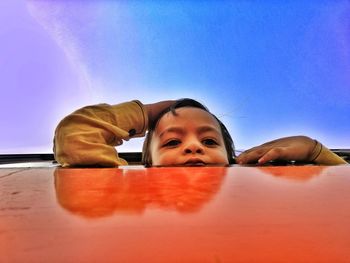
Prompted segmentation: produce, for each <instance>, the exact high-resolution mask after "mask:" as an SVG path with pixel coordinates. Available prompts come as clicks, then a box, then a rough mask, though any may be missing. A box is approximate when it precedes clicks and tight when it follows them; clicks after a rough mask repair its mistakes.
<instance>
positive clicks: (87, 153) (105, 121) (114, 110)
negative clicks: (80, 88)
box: [53, 101, 148, 167]
mask: <svg viewBox="0 0 350 263" xmlns="http://www.w3.org/2000/svg"><path fill="white" fill-rule="evenodd" d="M147 128H148V116H147V113H146V111H145V109H144V107H143V105H142V103H141V102H139V101H132V102H126V103H122V104H117V105H113V106H112V105H108V104H99V105H94V106H87V107H84V108H81V109H79V110H77V111H75V112H73V113H72V114H70V115H68V116H67V117H65V118H64V119H63V120H62V121H61V122H60V123H59V124H58V126H57V128H56V130H55V137H54V149H53V150H54V154H55V159H56V161H57V162H58V163H60V164H61V165H62V166H63V167H67V166H94V165H97V166H109V167H111V166H112V167H113V166H118V165H126V164H127V162H126V161H125V160H124V159H122V158H120V157H119V156H118V153H117V151H116V149H115V146H117V145H121V144H122V143H123V140H129V139H130V138H131V137H142V136H144V135H145V133H146V130H147Z"/></svg>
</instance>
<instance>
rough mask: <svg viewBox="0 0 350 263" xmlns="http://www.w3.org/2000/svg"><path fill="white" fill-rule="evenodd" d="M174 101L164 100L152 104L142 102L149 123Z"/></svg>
mask: <svg viewBox="0 0 350 263" xmlns="http://www.w3.org/2000/svg"><path fill="white" fill-rule="evenodd" d="M175 102H176V100H164V101H160V102H156V103H152V104H144V105H143V106H144V107H145V109H146V110H147V114H148V120H149V123H152V122H153V121H154V120H155V118H156V117H157V116H158V115H159V113H161V112H162V111H163V110H165V109H166V108H168V107H170V106H171V105H172V104H174V103H175Z"/></svg>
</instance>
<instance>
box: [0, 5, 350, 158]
mask: <svg viewBox="0 0 350 263" xmlns="http://www.w3.org/2000/svg"><path fill="white" fill-rule="evenodd" d="M349 14H350V3H349V2H348V1H295V2H294V1H287V2H284V3H282V2H281V3H279V2H278V1H264V3H261V4H259V3H257V2H256V1H251V2H250V1H239V2H232V1H202V2H200V3H199V1H184V2H181V1H164V2H160V1H82V0H81V1H79V0H76V1H64V0H61V1H37V0H36V1H34V0H32V1H20V0H18V1H10V0H7V1H1V2H0V38H1V42H0V81H1V83H0V87H1V103H0V114H1V115H0V125H1V130H0V154H4V153H37V152H51V147H52V136H53V132H54V128H55V126H56V124H57V123H58V121H59V120H60V119H61V118H62V117H64V116H65V115H66V114H68V113H69V112H71V111H73V110H75V109H76V108H78V107H81V106H84V105H87V104H94V103H100V102H107V103H112V104H113V103H118V102H122V101H126V100H131V99H135V98H137V99H140V100H141V101H143V102H145V103H147V102H154V101H158V100H162V99H174V98H181V97H193V98H196V99H198V100H200V101H202V102H203V103H205V104H206V105H207V106H208V107H209V108H210V109H211V110H212V111H213V112H214V113H215V114H216V115H218V116H219V117H221V119H222V120H223V122H224V123H226V124H227V126H228V128H229V130H230V131H231V133H232V136H233V137H234V139H235V141H236V146H237V148H238V149H244V148H248V147H252V146H255V145H256V144H260V143H263V142H265V141H267V140H271V139H274V138H276V137H281V136H288V135H296V134H305V135H309V136H311V137H315V138H317V139H319V140H320V141H321V142H323V143H324V144H326V145H327V146H329V147H331V148H350V117H349V116H350V92H349V91H350V90H349V89H350V88H349V84H350V32H349V28H350V15H349ZM140 149H141V147H140V140H134V142H128V143H126V144H125V145H124V146H122V148H121V150H122V151H134V150H140Z"/></svg>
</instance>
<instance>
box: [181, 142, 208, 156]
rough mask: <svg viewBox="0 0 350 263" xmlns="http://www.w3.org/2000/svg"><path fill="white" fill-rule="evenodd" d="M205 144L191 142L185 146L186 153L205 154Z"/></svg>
mask: <svg viewBox="0 0 350 263" xmlns="http://www.w3.org/2000/svg"><path fill="white" fill-rule="evenodd" d="M203 152H204V151H203V146H202V145H201V144H200V143H199V142H191V143H189V144H187V145H186V146H185V148H184V153H185V154H194V153H197V154H203Z"/></svg>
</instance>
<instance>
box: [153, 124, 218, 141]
mask: <svg viewBox="0 0 350 263" xmlns="http://www.w3.org/2000/svg"><path fill="white" fill-rule="evenodd" d="M169 132H174V133H178V134H181V135H183V134H185V133H186V129H185V128H182V127H177V126H173V127H169V128H166V129H165V130H164V131H162V132H161V133H160V134H159V137H160V138H161V137H163V136H164V134H166V133H169ZM205 132H214V133H217V135H221V133H220V131H219V130H218V128H216V127H215V126H211V125H203V126H200V127H198V128H197V133H198V134H201V133H205Z"/></svg>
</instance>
